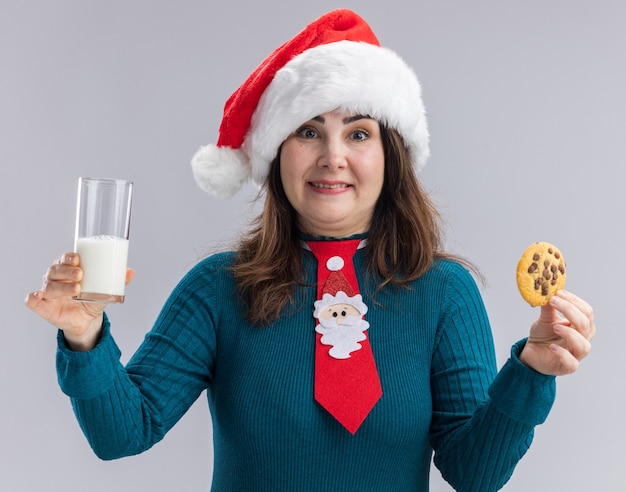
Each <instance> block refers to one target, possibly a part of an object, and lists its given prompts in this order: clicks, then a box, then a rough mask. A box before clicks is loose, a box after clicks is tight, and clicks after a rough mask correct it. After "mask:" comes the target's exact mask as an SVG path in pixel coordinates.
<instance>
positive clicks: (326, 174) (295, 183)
mask: <svg viewBox="0 0 626 492" xmlns="http://www.w3.org/2000/svg"><path fill="white" fill-rule="evenodd" d="M384 169H385V156H384V150H383V143H382V140H381V135H380V127H379V125H378V121H376V120H373V119H371V118H368V117H365V116H361V115H357V114H353V113H349V112H343V111H339V110H335V111H331V112H328V113H324V114H322V115H320V116H317V117H316V118H313V119H312V120H310V121H307V122H306V123H305V124H303V125H302V126H300V128H298V129H297V130H296V131H295V132H294V133H293V134H292V135H290V136H289V137H288V138H287V140H285V142H284V143H283V145H282V147H281V153H280V178H281V181H282V184H283V188H284V190H285V194H286V196H287V199H288V200H289V202H290V203H291V205H292V206H293V208H294V209H295V210H296V212H297V214H298V223H299V226H300V228H301V229H302V231H303V232H305V233H308V234H312V235H319V236H332V237H346V236H350V235H352V234H357V233H361V232H366V231H367V230H368V229H369V225H370V221H371V219H372V215H373V214H374V207H375V205H376V201H377V200H378V197H379V196H380V192H381V189H382V186H383V179H384Z"/></svg>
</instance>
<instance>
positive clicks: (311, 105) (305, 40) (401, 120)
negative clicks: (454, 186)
mask: <svg viewBox="0 0 626 492" xmlns="http://www.w3.org/2000/svg"><path fill="white" fill-rule="evenodd" d="M335 109H342V110H349V111H353V112H355V113H356V114H362V115H366V116H369V117H371V118H374V119H376V120H378V121H379V122H381V123H382V124H384V125H385V126H387V127H389V128H393V129H395V130H396V131H398V132H399V133H400V135H401V136H402V138H403V140H404V142H405V144H406V145H407V146H408V148H409V150H410V152H411V155H412V159H413V164H414V168H415V169H416V170H418V171H419V170H420V169H421V168H422V166H423V165H424V164H425V163H426V160H427V159H428V156H429V154H430V152H429V147H428V141H429V136H428V127H427V123H426V116H425V110H424V105H423V103H422V98H421V88H420V84H419V81H418V80H417V77H416V76H415V73H414V72H413V70H412V69H411V68H410V67H409V66H408V65H407V64H406V63H405V62H404V61H403V60H402V59H401V58H400V57H399V56H398V55H397V54H396V53H394V52H393V51H391V50H389V49H387V48H384V47H381V46H380V44H379V42H378V39H377V38H376V36H375V35H374V33H373V32H372V30H371V28H370V26H369V25H368V24H367V23H366V22H365V21H364V20H363V19H362V18H361V17H359V16H358V15H356V14H355V13H354V12H351V11H349V10H345V9H339V10H334V11H332V12H329V13H327V14H325V15H323V16H322V17H320V18H319V19H317V20H315V21H314V22H312V23H311V24H309V25H308V26H307V27H306V28H305V29H304V30H302V31H301V32H300V33H299V34H297V35H296V36H295V37H294V38H293V39H291V40H289V41H287V42H286V43H284V44H283V45H282V46H280V47H278V48H277V49H276V50H274V51H273V52H272V53H271V54H270V55H269V56H268V57H267V58H266V59H265V60H264V61H263V62H262V63H261V64H260V65H259V66H258V67H257V68H256V70H254V72H252V74H250V76H249V77H248V78H247V80H246V81H245V82H244V83H243V84H242V85H241V86H240V87H239V88H238V89H237V90H236V91H235V92H234V93H233V94H232V95H231V96H230V98H229V99H228V101H226V104H225V106H224V114H223V118H222V122H221V125H220V128H219V138H218V141H217V144H209V145H207V146H203V147H201V148H200V149H199V150H198V151H197V152H196V154H195V155H194V157H193V159H192V162H191V164H192V169H193V173H194V177H195V179H196V182H197V183H198V185H199V186H200V187H201V188H202V189H203V190H205V191H207V192H208V193H210V194H212V195H215V196H219V197H229V196H232V195H233V194H235V193H236V192H237V191H238V190H239V189H240V188H241V186H242V185H243V184H244V183H245V182H246V181H247V180H248V179H252V180H253V181H254V182H255V183H256V184H257V185H259V186H261V185H262V184H263V183H264V181H265V179H266V177H267V175H268V172H269V168H270V163H271V162H272V160H274V158H275V157H276V154H277V152H278V149H279V147H280V145H281V144H282V143H283V142H284V140H285V139H286V138H287V137H288V136H289V135H290V134H291V133H292V132H294V131H295V130H296V129H297V128H298V127H299V126H300V125H302V124H303V123H305V122H306V121H308V120H310V119H312V118H314V117H316V116H318V115H320V114H323V113H325V112H328V111H332V110H335Z"/></svg>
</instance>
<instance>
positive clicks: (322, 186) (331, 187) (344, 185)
mask: <svg viewBox="0 0 626 492" xmlns="http://www.w3.org/2000/svg"><path fill="white" fill-rule="evenodd" d="M311 184H312V185H313V186H315V187H316V188H326V189H328V190H334V189H337V188H347V187H348V185H347V184H333V185H329V184H324V183H311Z"/></svg>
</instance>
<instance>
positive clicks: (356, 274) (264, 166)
mask: <svg viewBox="0 0 626 492" xmlns="http://www.w3.org/2000/svg"><path fill="white" fill-rule="evenodd" d="M428 155H429V150H428V131H427V126H426V120H425V116H424V108H423V105H422V101H421V95H420V87H419V83H418V82H417V79H416V78H415V75H414V73H413V72H412V70H411V69H410V68H409V67H407V66H406V64H404V62H403V61H402V60H401V59H400V58H398V57H397V55H395V54H394V53H393V52H391V51H389V50H386V49H384V48H382V47H380V45H379V43H378V41H377V39H376V37H375V36H374V34H373V33H372V31H371V30H370V28H369V26H368V25H367V24H366V23H365V22H364V21H363V20H362V19H361V18H360V17H358V16H356V15H355V14H354V13H352V12H349V11H346V10H337V11H333V12H330V13H329V14H326V15H325V16H322V17H321V18H320V19H318V20H316V21H315V22H313V23H312V24H310V25H309V26H307V28H305V29H304V30H303V31H302V32H301V33H299V34H298V35H297V36H296V37H294V38H293V39H292V40H290V41H288V42H287V43H285V44H284V45H282V46H281V47H279V48H278V49H277V50H275V51H274V52H273V53H272V54H271V55H270V56H269V57H268V58H267V59H266V60H265V61H264V62H263V63H262V64H261V65H260V66H259V67H258V68H257V70H255V72H253V74H251V75H250V77H249V78H248V79H247V80H246V82H245V83H244V84H243V85H242V86H241V87H240V88H239V89H238V90H237V91H236V92H235V93H234V94H233V95H232V96H231V98H230V99H229V101H228V102H227V103H226V106H225V111H224V118H223V120H222V125H221V127H220V139H219V140H218V143H217V145H209V146H207V147H203V148H201V149H200V150H199V151H198V153H197V154H196V155H195V156H194V159H193V162H192V164H193V168H194V173H195V177H196V180H197V181H198V183H199V185H200V186H201V187H202V188H204V189H205V190H207V191H209V192H211V193H214V194H216V195H219V196H229V195H231V194H232V193H234V192H236V190H237V189H238V187H239V186H241V183H242V182H244V181H245V180H246V179H247V178H248V177H249V176H251V177H252V179H253V180H254V181H255V182H257V183H258V184H260V185H262V186H263V189H264V191H265V203H264V210H263V213H262V214H261V215H260V216H259V217H258V219H257V222H256V224H255V226H254V227H253V229H252V230H251V231H250V233H249V235H248V236H247V237H245V238H243V239H242V241H241V244H240V246H239V248H238V250H237V251H235V252H226V253H221V254H217V255H214V256H212V257H210V258H207V259H205V260H203V261H201V262H200V263H199V264H198V265H196V266H195V267H194V268H193V269H192V270H191V271H190V272H189V273H188V274H187V275H186V276H185V277H184V278H183V280H182V281H181V282H180V284H179V285H178V286H177V287H176V289H175V290H174V292H173V293H172V294H171V296H170V298H169V299H168V301H167V303H166V305H165V306H164V307H163V310H162V312H161V314H160V316H159V318H158V320H157V322H156V324H155V326H154V327H153V329H152V330H151V332H150V333H149V334H148V335H147V337H146V339H145V341H144V343H143V344H142V345H141V347H140V348H139V349H138V351H137V353H136V354H135V355H134V356H133V357H132V359H131V360H130V362H129V363H128V365H127V366H126V367H123V366H122V365H121V364H120V362H119V355H120V353H119V350H118V349H117V347H116V345H115V343H114V341H113V338H112V335H111V327H110V322H109V319H108V318H107V316H106V314H105V313H104V308H105V306H104V305H100V304H94V303H90V304H88V303H80V302H75V301H72V298H71V297H72V296H73V295H75V294H76V293H77V292H78V291H79V289H80V284H79V282H80V278H81V275H82V272H81V269H80V258H79V257H78V255H76V254H75V253H68V254H65V255H64V256H63V257H62V258H61V259H60V260H59V261H58V262H57V263H55V264H54V265H52V266H51V267H50V269H49V270H48V273H47V275H46V277H45V281H44V285H43V287H42V288H41V289H40V290H38V291H36V292H34V293H31V294H29V296H28V297H27V299H26V304H27V306H28V307H29V308H31V309H33V310H34V311H35V312H37V313H39V314H40V315H41V316H43V317H44V318H45V319H47V320H48V321H50V322H51V323H52V324H54V325H55V326H57V327H58V328H59V329H60V331H59V336H58V341H59V348H58V357H57V370H58V373H59V381H60V384H61V387H62V389H63V391H64V392H65V393H67V394H68V395H69V396H70V397H71V399H72V404H73V407H74V410H75V413H76V416H77V418H78V420H79V422H80V424H81V427H82V429H83V431H84V433H85V435H86V437H87V439H88V440H89V442H90V444H91V446H92V447H93V449H94V451H95V452H96V453H97V454H98V455H99V456H100V457H101V458H103V459H113V458H118V457H121V456H127V455H131V454H136V453H140V452H142V451H144V450H146V449H148V448H149V447H151V446H152V445H153V444H155V443H156V442H158V441H159V440H160V439H162V438H163V436H164V435H165V433H166V432H167V431H168V430H169V429H170V428H171V427H172V426H173V425H174V424H175V423H176V422H177V421H178V419H179V418H180V417H181V416H182V415H183V414H184V413H185V411H186V410H187V409H188V408H189V406H190V405H191V404H192V403H193V402H194V401H195V400H196V398H197V397H198V396H199V394H200V393H201V392H202V391H203V390H204V389H207V394H208V400H209V406H210V409H211V416H212V421H213V426H214V432H213V435H214V455H215V464H214V474H213V489H214V490H220V491H222V490H271V491H275V490H337V491H343V490H397V491H400V490H428V475H429V469H430V459H431V455H432V452H433V450H434V452H435V463H436V465H437V466H438V467H439V469H440V470H441V472H442V474H443V476H444V478H446V480H448V481H449V482H450V483H451V484H452V485H453V486H454V487H455V488H456V489H457V490H466V491H481V492H484V491H489V490H497V489H499V488H500V487H502V485H503V484H504V483H505V482H506V481H507V480H508V478H509V477H510V476H511V473H512V472H513V470H514V468H515V465H516V463H517V462H518V461H519V459H520V458H521V457H522V456H523V454H524V453H525V451H526V450H527V449H528V446H529V445H530V442H531V440H532V436H533V429H534V426H535V425H538V424H540V423H542V422H543V421H544V420H545V418H546V416H547V414H548V412H549V410H550V407H551V405H552V402H553V400H554V388H555V378H554V376H556V375H561V374H567V373H571V372H573V371H575V370H576V369H577V367H578V364H579V361H580V360H581V359H582V358H584V357H585V356H586V355H587V354H588V352H589V350H590V342H589V341H590V340H591V338H592V337H593V336H594V334H595V326H594V323H593V313H592V309H591V308H590V307H589V306H588V304H587V303H585V302H584V301H583V300H581V299H579V298H578V297H577V296H575V295H573V294H571V293H569V292H565V291H561V292H559V293H558V295H556V296H554V297H553V298H552V300H551V301H550V304H549V305H548V306H545V307H542V308H541V314H540V316H539V319H538V320H537V321H536V322H535V323H534V324H533V325H532V327H531V330H530V336H529V337H528V339H524V340H522V341H520V342H519V343H517V344H516V345H515V346H514V347H513V349H512V351H511V358H510V359H509V360H508V361H507V362H506V363H505V365H504V366H503V367H502V368H501V370H500V371H499V372H498V373H497V374H496V365H495V355H494V349H493V342H492V338H491V332H490V328H489V322H488V319H487V315H486V313H485V310H484V307H483V303H482V300H481V299H480V295H479V293H478V289H477V288H476V285H475V283H474V281H473V279H472V277H471V275H470V274H469V272H468V270H467V268H466V267H465V266H464V264H463V261H459V260H458V259H456V258H454V257H453V256H451V255H449V254H446V253H444V252H443V251H442V247H441V241H440V229H439V225H438V216H437V213H436V211H435V209H434V207H433V205H432V203H431V202H430V201H429V199H428V197H427V195H426V194H425V193H424V192H423V190H422V189H421V187H420V184H419V182H418V180H417V178H416V171H418V170H419V169H420V168H421V167H422V166H423V165H424V163H425V161H426V159H427V157H428ZM131 278H132V271H129V275H128V280H129V281H130V279H131ZM559 313H561V314H562V317H561V316H560V315H559ZM311 314H313V316H311Z"/></svg>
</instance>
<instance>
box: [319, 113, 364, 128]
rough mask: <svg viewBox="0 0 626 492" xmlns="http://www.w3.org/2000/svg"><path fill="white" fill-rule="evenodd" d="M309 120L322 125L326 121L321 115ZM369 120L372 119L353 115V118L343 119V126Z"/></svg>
mask: <svg viewBox="0 0 626 492" xmlns="http://www.w3.org/2000/svg"><path fill="white" fill-rule="evenodd" d="M311 119H312V120H313V121H317V122H318V123H322V124H324V123H325V121H326V120H324V117H323V116H321V115H320V116H316V117H315V118H311ZM371 119H373V118H372V117H370V116H365V115H362V114H356V115H354V116H348V117H346V118H344V119H343V124H344V125H348V124H350V123H352V122H354V121H358V120H371Z"/></svg>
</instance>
